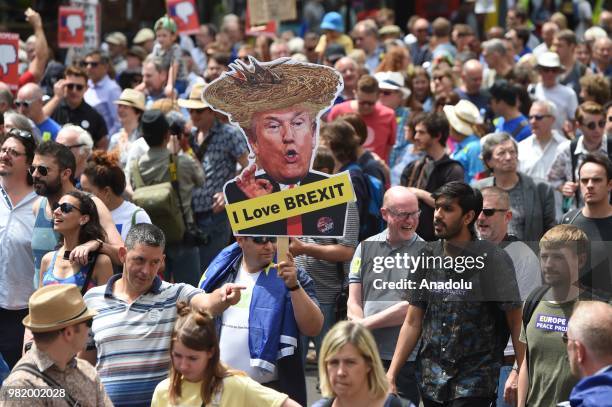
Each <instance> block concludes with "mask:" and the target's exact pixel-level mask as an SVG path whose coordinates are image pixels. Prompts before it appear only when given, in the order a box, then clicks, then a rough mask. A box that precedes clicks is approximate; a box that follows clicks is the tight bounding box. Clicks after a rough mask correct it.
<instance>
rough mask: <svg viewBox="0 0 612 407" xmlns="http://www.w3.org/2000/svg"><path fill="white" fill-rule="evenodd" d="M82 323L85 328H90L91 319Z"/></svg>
mask: <svg viewBox="0 0 612 407" xmlns="http://www.w3.org/2000/svg"><path fill="white" fill-rule="evenodd" d="M83 323H84V324H85V325H87V328H91V326H92V325H93V318H92V319H88V320H87V321H84V322H83Z"/></svg>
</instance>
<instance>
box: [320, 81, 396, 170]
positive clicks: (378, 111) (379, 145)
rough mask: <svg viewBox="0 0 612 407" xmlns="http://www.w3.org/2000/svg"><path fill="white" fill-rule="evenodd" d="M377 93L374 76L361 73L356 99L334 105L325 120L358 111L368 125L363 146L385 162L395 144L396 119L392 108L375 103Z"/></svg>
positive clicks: (376, 83) (378, 91) (377, 88)
mask: <svg viewBox="0 0 612 407" xmlns="http://www.w3.org/2000/svg"><path fill="white" fill-rule="evenodd" d="M379 94H380V88H379V86H378V81H377V80H376V78H375V77H373V76H370V75H363V76H362V77H361V78H360V79H359V81H358V82H357V93H356V99H355V100H348V101H346V102H343V103H340V104H337V105H335V106H334V107H333V108H332V109H331V111H330V112H329V115H328V116H327V117H328V119H327V120H328V121H332V120H334V119H335V118H337V117H339V116H342V115H343V114H347V113H359V114H360V115H361V118H362V119H363V121H364V122H365V123H366V125H367V126H368V138H367V139H366V141H365V142H364V143H363V147H364V148H365V149H366V150H370V151H372V152H373V153H376V154H377V155H378V156H379V157H380V158H382V159H383V160H384V161H385V162H387V161H388V159H389V153H390V151H391V148H392V147H393V145H394V144H395V137H396V133H397V121H396V120H395V112H394V111H393V109H390V108H388V107H386V106H384V105H383V104H382V103H377V101H378V98H379Z"/></svg>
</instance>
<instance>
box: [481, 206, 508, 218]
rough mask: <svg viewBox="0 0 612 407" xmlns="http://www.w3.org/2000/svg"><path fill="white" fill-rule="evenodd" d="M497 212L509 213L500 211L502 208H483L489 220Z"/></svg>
mask: <svg viewBox="0 0 612 407" xmlns="http://www.w3.org/2000/svg"><path fill="white" fill-rule="evenodd" d="M495 212H508V209H500V208H486V209H485V208H483V209H482V213H483V215H484V216H486V217H487V218H489V217H491V216H493V215H495Z"/></svg>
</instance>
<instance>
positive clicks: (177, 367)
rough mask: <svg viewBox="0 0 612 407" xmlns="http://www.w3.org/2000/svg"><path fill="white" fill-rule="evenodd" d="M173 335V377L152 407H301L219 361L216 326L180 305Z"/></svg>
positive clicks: (205, 316) (157, 393) (161, 385)
mask: <svg viewBox="0 0 612 407" xmlns="http://www.w3.org/2000/svg"><path fill="white" fill-rule="evenodd" d="M177 308H178V318H177V321H176V325H175V327H174V332H173V334H172V342H171V345H170V353H171V358H172V367H171V370H170V377H169V378H168V379H165V380H164V381H162V382H161V383H159V384H158V385H157V387H156V388H155V393H153V400H152V402H151V407H163V406H194V407H200V406H205V405H206V406H209V405H210V406H219V407H232V406H251V407H258V406H262V407H263V406H275V407H279V406H282V407H298V406H299V404H298V403H296V402H295V401H293V400H291V399H289V397H287V395H286V394H283V393H279V392H277V391H276V390H272V389H270V388H267V387H264V386H262V385H261V384H259V383H257V382H256V381H254V380H252V379H250V378H249V377H247V376H245V375H244V373H242V372H238V371H234V370H230V369H228V368H227V367H226V366H224V365H223V364H221V362H220V361H219V342H218V341H217V333H216V329H215V323H214V320H213V319H212V317H211V316H210V315H209V314H208V313H202V312H200V311H197V310H195V309H191V308H189V306H188V305H187V304H186V303H184V302H181V303H179V304H177Z"/></svg>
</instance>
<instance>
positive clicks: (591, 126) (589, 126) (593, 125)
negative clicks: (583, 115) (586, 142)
mask: <svg viewBox="0 0 612 407" xmlns="http://www.w3.org/2000/svg"><path fill="white" fill-rule="evenodd" d="M597 126H599V128H600V129H603V128H604V127H605V126H606V121H605V120H600V121H598V122H590V123H585V124H584V127H586V128H587V129H589V130H595V129H596V128H597Z"/></svg>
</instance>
